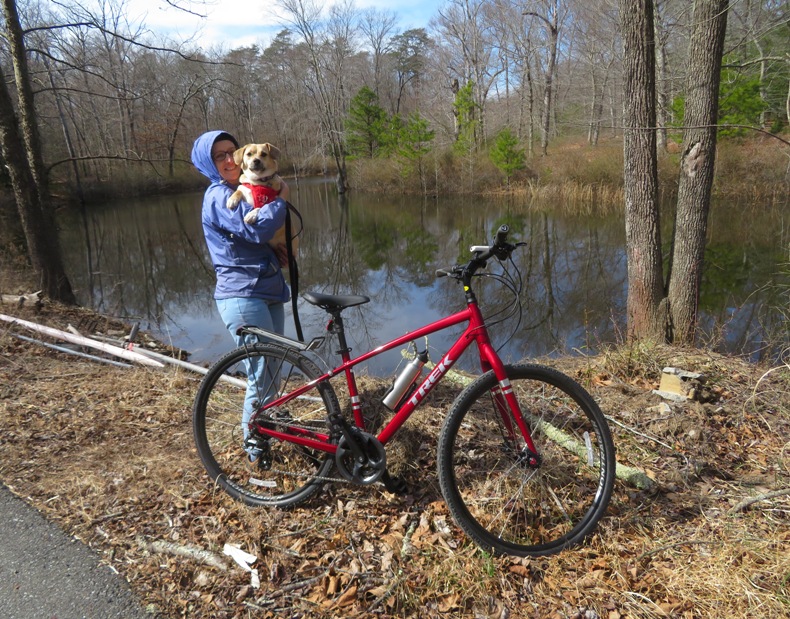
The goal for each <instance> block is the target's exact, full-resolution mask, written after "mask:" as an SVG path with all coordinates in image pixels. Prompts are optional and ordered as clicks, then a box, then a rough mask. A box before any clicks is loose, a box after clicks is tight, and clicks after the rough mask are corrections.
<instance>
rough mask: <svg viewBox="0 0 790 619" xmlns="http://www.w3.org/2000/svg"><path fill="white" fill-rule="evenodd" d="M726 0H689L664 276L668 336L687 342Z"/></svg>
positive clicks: (700, 254)
mask: <svg viewBox="0 0 790 619" xmlns="http://www.w3.org/2000/svg"><path fill="white" fill-rule="evenodd" d="M728 7H729V2H728V0H697V1H696V2H695V3H694V15H693V25H692V33H691V42H690V45H689V55H688V69H687V71H686V107H685V115H684V125H685V129H684V132H683V134H684V135H683V156H682V159H681V166H680V170H681V174H680V183H679V186H678V203H677V214H676V216H675V231H674V237H673V243H672V245H673V248H672V265H671V269H670V276H669V293H668V297H669V313H670V325H671V328H672V333H671V339H672V341H675V342H683V343H691V342H692V341H693V339H694V335H695V330H696V324H697V305H698V303H699V295H700V286H701V284H702V264H703V258H704V254H705V239H706V232H707V223H708V212H709V210H710V196H711V187H712V186H713V169H714V164H715V161H716V133H717V127H716V124H717V123H718V110H719V79H720V76H721V62H722V54H723V52H724V34H725V31H726V28H727V12H728Z"/></svg>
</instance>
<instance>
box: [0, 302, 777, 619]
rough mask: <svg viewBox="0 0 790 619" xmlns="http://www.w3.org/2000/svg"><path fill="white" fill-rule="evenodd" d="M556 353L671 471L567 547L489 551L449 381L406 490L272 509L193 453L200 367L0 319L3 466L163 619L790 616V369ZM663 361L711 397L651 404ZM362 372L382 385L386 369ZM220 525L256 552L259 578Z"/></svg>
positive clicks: (664, 355)
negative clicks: (474, 537)
mask: <svg viewBox="0 0 790 619" xmlns="http://www.w3.org/2000/svg"><path fill="white" fill-rule="evenodd" d="M32 318H34V319H35V320H37V321H39V322H45V323H50V324H54V325H55V326H59V327H61V328H62V327H64V326H65V323H66V322H71V323H72V324H76V318H78V317H75V315H74V314H70V315H68V316H65V317H64V316H62V312H61V311H59V310H57V308H51V307H45V308H44V311H43V312H42V314H40V315H38V316H33V317H32ZM83 324H84V322H83ZM95 324H101V321H100V320H96V321H95ZM651 360H652V361H651ZM557 364H558V365H559V367H560V369H562V370H564V371H566V372H568V373H571V374H572V375H575V376H577V377H579V378H580V379H581V380H583V381H584V382H585V384H586V385H587V386H588V388H589V389H590V390H591V391H592V392H593V393H594V395H595V396H596V397H597V399H598V400H599V401H600V402H601V404H602V408H603V409H604V411H605V412H606V414H608V415H610V416H611V418H612V429H613V431H614V433H615V442H616V445H617V447H618V458H619V460H620V461H621V462H624V463H627V464H630V465H632V466H637V467H640V468H642V469H644V470H645V471H647V472H648V474H649V475H650V476H652V477H653V478H655V480H656V481H657V482H658V490H657V491H656V492H654V493H644V492H641V491H637V490H635V489H634V488H630V487H628V486H626V485H625V484H623V483H622V482H618V484H617V485H616V492H615V496H614V499H613V501H612V504H611V507H610V511H609V515H608V516H607V517H606V518H605V519H604V521H603V522H602V525H601V527H600V529H599V531H598V533H597V534H596V535H595V536H594V537H593V538H592V539H591V540H590V542H589V543H588V544H587V545H585V546H582V547H579V548H576V549H573V550H569V551H566V552H563V553H562V554H560V555H558V556H554V557H549V558H543V559H531V560H521V559H512V558H492V557H490V556H488V555H486V554H485V553H482V552H481V551H480V550H479V549H478V548H477V547H475V546H474V545H472V544H471V543H470V542H469V540H468V539H466V538H465V537H464V536H463V534H462V533H461V532H460V531H459V530H458V529H457V528H455V526H454V525H453V524H452V520H451V518H450V516H449V514H448V512H447V509H446V507H445V505H444V502H443V501H442V499H441V496H440V494H439V492H438V487H437V486H438V484H437V481H436V478H435V461H434V449H435V442H436V434H437V431H438V427H437V426H438V424H439V423H440V421H441V418H442V415H443V412H444V411H445V410H446V407H447V404H448V402H449V401H450V400H451V398H453V397H454V394H455V392H454V390H453V389H451V388H450V387H443V386H440V389H441V391H437V392H436V397H435V398H433V400H431V401H430V402H429V403H428V405H429V406H428V408H427V409H426V410H424V411H422V412H420V413H418V414H417V417H416V418H415V420H414V421H415V422H416V423H412V422H411V421H410V422H409V424H407V427H409V428H410V434H409V435H408V437H407V440H405V441H403V443H404V444H403V445H401V451H400V453H401V456H400V463H401V464H400V466H401V471H402V472H403V473H404V475H405V476H406V478H407V479H408V481H409V482H410V484H411V487H412V489H413V491H412V492H411V494H409V495H408V496H405V497H399V496H392V495H389V494H387V493H385V492H382V491H381V490H380V489H378V488H367V489H366V488H355V487H351V486H347V485H337V486H333V487H330V488H327V489H326V490H325V491H324V492H323V493H322V494H321V495H320V496H319V497H318V498H317V499H315V500H313V501H312V502H311V503H310V504H309V505H308V506H306V507H304V508H299V509H294V510H289V511H281V510H270V511H265V510H263V511H256V510H251V509H249V508H246V507H244V506H243V505H241V504H239V503H236V502H234V501H232V500H230V499H229V498H228V497H227V496H225V495H224V494H222V493H219V492H215V491H214V490H213V489H212V487H211V486H210V484H209V482H208V480H207V478H206V476H205V473H204V471H203V469H202V467H201V465H200V463H199V461H198V459H197V456H196V453H195V450H194V448H193V444H192V437H191V420H190V409H191V404H192V398H193V396H194V394H195V391H196V388H197V378H196V377H194V376H193V375H190V374H186V373H183V372H182V371H174V370H167V371H153V370H145V369H130V370H124V369H118V368H114V367H110V366H104V365H99V364H96V363H92V362H87V361H86V362H82V361H75V360H74V358H71V357H67V356H66V355H64V354H62V353H56V352H53V351H49V350H46V349H44V348H41V347H37V346H34V345H29V344H25V343H22V342H20V341H18V340H16V339H14V338H11V337H9V336H8V335H7V334H5V332H4V331H0V479H1V480H2V481H3V482H4V483H6V484H7V485H8V486H10V487H11V488H12V489H13V490H14V492H16V493H17V494H18V495H20V496H22V497H23V498H24V499H25V500H26V501H27V502H29V503H31V504H32V505H34V506H35V507H37V508H38V509H40V510H41V511H42V512H43V513H44V514H45V515H46V516H47V517H48V518H49V519H51V520H53V521H55V522H57V523H58V524H59V525H60V526H61V527H62V528H63V529H64V530H66V531H67V532H69V533H70V534H72V535H75V536H77V537H78V538H80V539H81V540H82V541H84V542H85V543H87V544H89V545H90V546H91V547H93V548H94V549H95V550H96V552H98V553H99V554H100V555H101V556H102V558H103V560H104V561H105V562H106V563H108V564H110V565H112V566H113V567H114V568H115V569H117V570H118V571H119V572H121V573H122V574H123V575H124V576H125V577H126V578H127V579H128V580H129V581H130V583H131V585H132V588H133V589H134V590H135V591H136V592H137V593H138V594H139V595H140V596H141V598H142V599H143V600H144V602H145V603H146V604H148V605H149V606H150V608H151V610H152V611H156V612H158V613H159V614H160V615H161V616H162V617H167V618H173V619H174V618H176V617H190V618H192V617H211V618H224V617H239V618H241V617H252V616H255V617H338V616H348V617H375V616H380V617H441V616H452V617H475V618H476V617H499V618H504V617H535V618H544V617H546V618H572V617H573V618H583V617H606V618H608V619H617V618H620V619H624V618H626V617H629V618H654V617H655V618H659V617H678V618H684V619H685V618H696V617H700V618H703V617H704V618H708V617H716V616H726V617H729V618H733V619H740V618H744V619H745V618H747V617H783V616H788V614H790V552H788V550H789V549H790V496H788V494H777V492H778V491H779V492H781V491H782V490H785V491H786V490H787V489H788V488H790V438H788V437H790V369H788V368H787V367H782V368H776V369H774V370H773V371H768V370H767V369H766V368H758V367H755V366H752V365H749V364H747V363H744V362H742V361H740V360H738V359H728V358H724V357H719V356H715V355H708V354H704V353H701V352H700V351H678V350H672V349H660V348H655V349H651V350H646V351H631V352H630V353H629V352H617V353H615V352H613V353H611V354H610V355H608V356H602V357H596V358H587V359H564V360H559V361H557V362H556V363H555V365H557ZM662 364H674V365H679V366H681V367H684V369H688V370H693V371H701V372H704V373H705V374H706V375H707V376H709V381H708V385H707V389H706V391H705V398H704V399H706V400H707V401H706V402H704V403H703V402H686V403H683V404H673V405H672V407H671V409H670V410H669V411H662V412H658V411H657V410H655V409H654V407H656V406H657V405H658V404H660V403H661V401H660V399H659V398H658V397H657V396H655V395H653V394H652V393H651V391H650V390H651V389H652V388H655V387H656V386H657V379H658V374H657V371H660V370H659V369H657V368H659V366H660V365H662ZM364 388H365V390H366V391H368V392H370V393H371V394H372V395H370V398H371V400H373V399H375V397H376V395H375V394H376V392H377V390H381V388H382V387H381V385H380V384H378V383H377V382H376V381H374V380H372V379H366V380H365V381H364ZM772 492H773V493H774V494H773V495H771V494H770V493H772ZM749 497H751V498H753V499H756V501H755V502H753V503H751V504H750V505H748V506H745V507H744V508H740V507H739V505H741V504H742V502H743V500H744V499H746V498H749ZM156 542H167V543H169V544H170V546H169V547H167V546H162V545H160V546H157V545H155V543H156ZM225 543H231V544H236V545H239V546H241V547H242V548H243V549H245V550H247V551H249V552H251V553H253V554H255V555H256V556H257V557H258V562H257V564H256V567H257V569H258V572H259V574H260V577H261V583H262V584H261V588H260V589H252V588H251V587H250V586H249V584H250V577H249V574H247V573H245V572H243V571H242V570H241V569H240V568H238V567H236V566H235V564H232V563H230V562H229V561H228V560H227V558H226V557H223V556H222V554H221V553H222V548H223V546H224V544H225ZM168 548H170V549H173V548H176V549H181V550H184V551H185V552H187V554H188V556H186V557H184V556H175V555H173V554H170V552H168ZM190 549H192V550H190ZM195 549H202V550H207V551H209V552H210V553H211V554H212V555H214V556H215V557H216V558H219V559H220V561H221V563H222V564H224V565H225V569H221V568H218V567H212V566H210V565H208V564H206V563H205V562H203V561H202V560H201V559H200V556H199V555H198V554H197V553H196V552H195Z"/></svg>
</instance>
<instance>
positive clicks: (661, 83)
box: [653, 15, 669, 151]
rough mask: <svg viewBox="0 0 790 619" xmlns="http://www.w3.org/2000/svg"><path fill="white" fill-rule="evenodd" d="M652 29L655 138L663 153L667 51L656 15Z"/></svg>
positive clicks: (665, 117)
mask: <svg viewBox="0 0 790 619" xmlns="http://www.w3.org/2000/svg"><path fill="white" fill-rule="evenodd" d="M653 28H654V31H655V37H656V38H655V41H656V81H657V84H656V103H657V106H658V107H657V109H656V123H657V125H658V133H657V135H656V138H657V140H658V148H659V149H660V150H661V151H665V150H666V149H667V124H669V123H668V114H669V97H668V96H667V91H666V83H667V50H666V36H665V34H664V28H663V25H662V24H661V23H660V18H659V16H658V15H656V22H655V24H654V27H653Z"/></svg>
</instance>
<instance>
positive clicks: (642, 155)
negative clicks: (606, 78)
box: [619, 0, 664, 340]
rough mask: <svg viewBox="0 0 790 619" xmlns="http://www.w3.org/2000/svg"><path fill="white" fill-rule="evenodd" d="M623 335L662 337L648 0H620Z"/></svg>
mask: <svg viewBox="0 0 790 619" xmlns="http://www.w3.org/2000/svg"><path fill="white" fill-rule="evenodd" d="M619 4H620V19H621V27H622V33H623V88H624V93H623V101H624V104H623V134H624V135H623V138H624V140H623V144H624V145H623V154H624V159H625V163H624V181H625V187H624V193H625V233H626V257H627V262H628V301H627V320H628V335H629V337H630V338H636V339H656V340H658V339H662V338H663V337H664V320H663V319H662V316H661V307H662V304H661V300H662V297H663V282H662V267H661V232H660V227H659V209H658V166H657V160H656V132H655V122H656V107H655V49H654V43H653V2H652V0H620V3H619Z"/></svg>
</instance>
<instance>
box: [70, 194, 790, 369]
mask: <svg viewBox="0 0 790 619" xmlns="http://www.w3.org/2000/svg"><path fill="white" fill-rule="evenodd" d="M292 195H293V202H294V204H296V205H297V206H298V207H299V209H300V211H301V212H302V215H303V218H304V224H305V230H304V235H303V237H302V241H301V250H300V251H301V254H300V261H299V265H300V286H301V289H302V290H303V291H304V290H307V289H313V290H320V291H322V292H328V293H353V294H366V295H368V296H370V297H371V298H372V299H373V301H372V302H371V303H370V304H367V305H364V306H361V307H359V308H354V309H352V310H349V311H348V313H347V319H346V323H347V328H348V331H349V334H351V336H352V337H351V345H352V346H353V347H354V349H355V351H356V352H357V353H360V352H363V351H364V350H367V349H369V348H370V347H373V346H375V345H378V344H380V343H382V342H384V341H386V340H388V339H391V338H393V337H395V336H398V335H401V334H403V333H405V332H406V331H409V330H412V329H415V328H417V327H419V326H422V325H423V324H425V323H427V322H429V321H431V320H435V319H438V318H440V317H442V316H444V315H447V314H449V313H451V312H454V311H457V310H458V309H460V308H461V307H463V303H464V297H463V294H462V291H461V290H460V285H459V284H458V283H457V282H455V281H453V280H450V279H448V278H442V279H437V278H436V277H435V270H436V269H437V268H443V267H448V266H451V265H452V264H455V263H456V262H459V261H465V260H466V259H467V258H468V256H469V253H468V247H469V246H470V245H472V244H480V243H481V242H483V241H485V240H486V239H490V238H491V235H492V232H493V231H494V230H495V229H496V228H497V227H498V226H499V225H500V224H501V223H508V224H509V225H510V227H511V230H512V231H513V232H512V236H513V237H514V238H518V239H520V240H523V241H525V242H526V246H525V247H523V248H521V250H520V251H519V252H517V253H516V254H514V263H513V265H511V269H512V270H516V269H517V270H518V271H519V272H520V273H521V276H522V278H523V284H524V285H523V288H522V290H521V293H520V302H521V305H522V309H523V316H522V319H521V322H520V323H519V322H518V321H517V320H516V319H515V318H511V319H508V320H503V321H502V322H500V323H499V324H496V325H495V326H494V327H493V329H492V335H493V340H494V343H495V345H496V346H501V351H500V352H501V354H502V355H503V356H504V357H505V358H508V359H513V360H517V359H520V358H523V357H525V356H538V355H545V354H551V353H554V352H566V351H569V350H573V349H583V350H592V351H594V350H595V349H596V348H597V347H598V346H599V345H600V344H601V343H602V342H611V341H613V340H614V339H615V338H616V337H617V334H618V333H619V330H620V327H621V321H622V317H623V316H624V313H625V311H624V308H625V295H626V265H625V253H624V248H623V243H624V231H623V223H622V219H621V218H620V217H618V216H613V217H607V218H593V217H584V216H578V215H563V214H560V213H559V211H557V212H553V213H552V214H548V213H546V212H535V211H533V210H531V209H528V208H527V207H526V206H524V205H515V206H513V205H509V204H508V203H507V202H505V201H502V200H485V199H482V198H475V199H474V200H465V201H464V200H458V199H441V200H438V201H423V200H421V199H414V198H403V197H401V196H396V197H392V196H378V195H373V196H371V195H364V194H361V193H358V192H354V193H352V195H350V196H349V197H348V199H347V200H344V199H340V200H339V199H338V198H337V196H335V195H332V193H331V192H330V186H329V185H328V184H326V183H324V182H323V181H321V180H318V179H314V180H308V181H302V182H300V183H299V184H295V183H292ZM200 201H201V194H200V193H193V194H185V195H179V196H167V197H155V198H146V199H144V200H136V199H130V200H122V201H118V202H114V203H111V204H107V205H104V206H103V207H101V208H95V209H93V210H92V211H91V212H90V214H89V216H88V220H87V222H85V223H83V222H81V221H80V220H79V218H78V217H77V216H76V215H72V217H71V218H70V219H69V218H66V220H65V221H64V222H62V223H63V230H62V242H63V247H64V250H65V253H66V260H67V265H68V269H69V274H70V275H71V277H72V279H73V284H74V286H75V288H76V289H77V293H78V295H79V297H80V301H81V302H82V303H84V304H86V305H90V306H93V307H95V308H96V309H98V310H99V311H101V312H103V313H106V314H108V315H112V316H116V317H122V318H125V319H127V320H140V321H141V326H142V327H143V328H146V329H151V330H152V331H154V332H156V333H158V334H160V335H161V336H162V337H163V338H164V339H165V340H167V341H170V342H172V343H173V344H174V345H176V346H179V347H182V348H184V349H186V350H188V351H190V352H191V353H192V357H191V360H192V361H194V362H197V363H202V362H211V361H213V360H215V359H216V358H217V357H218V356H220V355H221V354H222V353H224V352H225V351H227V350H229V349H230V347H231V345H232V343H231V339H230V336H229V334H228V333H227V332H226V331H225V329H224V327H223V326H222V323H221V321H220V319H219V316H218V314H217V311H216V308H215V305H214V301H213V299H212V293H213V288H214V274H213V270H212V268H211V264H210V261H209V257H208V252H207V250H206V247H205V243H204V241H203V235H202V230H201V227H200ZM772 216H773V215H770V214H765V217H763V218H760V217H755V216H754V214H752V216H750V217H749V225H750V226H752V229H754V228H756V227H757V226H759V225H762V226H764V228H765V232H764V234H763V235H762V236H759V235H754V236H750V237H749V240H748V241H744V240H743V239H740V238H736V237H735V236H733V235H732V234H731V231H732V227H730V226H727V225H725V226H718V227H717V226H716V225H715V223H714V222H712V223H711V230H712V240H711V250H710V252H709V253H710V255H711V256H712V258H711V262H710V265H709V268H708V272H706V284H705V288H704V290H705V292H704V296H703V299H702V305H703V309H704V310H705V315H704V317H703V323H704V324H705V325H707V326H708V327H709V328H711V329H713V325H717V324H721V323H722V322H725V321H726V322H727V323H728V325H729V327H728V331H727V332H726V336H725V338H724V339H725V341H726V342H728V343H729V344H730V345H731V346H732V345H733V343H734V344H736V345H737V346H739V347H741V348H740V349H739V351H740V350H752V349H756V348H757V347H758V346H759V341H760V338H762V330H761V328H760V327H761V323H760V320H764V319H766V316H771V314H770V312H768V313H766V311H765V308H766V304H765V303H764V301H765V298H766V294H767V293H766V294H763V293H760V292H759V288H760V287H761V286H764V284H765V283H766V282H768V281H770V278H771V276H772V275H773V274H775V272H776V270H777V267H776V265H777V264H779V263H780V262H781V251H782V247H785V245H786V239H785V238H784V236H783V235H782V234H779V233H777V232H776V231H777V227H776V224H775V222H774V221H771V217H772ZM713 219H714V220H715V219H716V214H715V212H714V216H713ZM763 220H766V221H763ZM760 222H763V223H760ZM86 234H87V235H88V237H89V239H90V244H88V243H87V242H86ZM666 238H669V235H668V233H667V234H666ZM783 243H784V244H783ZM88 245H90V248H91V251H90V253H88V252H87V250H86V247H88ZM736 256H739V257H740V258H739V259H738V260H735V259H734V257H736ZM88 260H90V261H92V265H90V267H89V266H88ZM477 291H478V298H479V299H480V301H481V304H482V306H483V309H484V313H485V314H486V315H487V316H491V317H492V318H493V319H494V320H496V319H497V317H498V318H502V317H503V316H504V315H506V313H507V311H508V308H509V307H511V306H512V304H513V301H514V299H513V295H512V294H511V293H510V292H509V291H508V290H507V289H506V288H504V287H503V286H502V285H501V284H500V283H498V282H496V281H494V280H493V279H491V278H480V280H479V282H478V285H477ZM747 300H748V301H747ZM742 307H746V310H745V311H744V310H742V309H741V308H742ZM287 311H288V312H290V307H288V310H287ZM299 311H300V316H301V321H302V325H303V329H304V332H305V335H306V336H307V337H308V338H309V337H312V336H313V335H318V334H319V333H322V332H323V329H324V325H325V323H326V315H325V314H324V313H323V312H322V311H321V310H316V309H315V308H313V307H312V306H310V305H308V304H306V303H304V302H303V301H302V302H300V304H299ZM286 331H287V333H288V334H289V335H292V336H293V335H294V333H295V332H294V328H293V322H292V320H291V319H290V316H289V317H288V318H287V319H286ZM457 333H458V332H457V331H456V332H455V333H447V334H446V335H445V337H443V338H439V337H436V336H434V337H433V338H432V340H431V341H430V342H429V346H430V349H431V352H432V357H433V358H434V359H436V358H438V357H439V356H440V354H441V353H443V352H445V351H446V349H447V348H448V347H449V345H450V343H451V342H452V339H453V336H454V335H455V336H457ZM750 347H751V348H750ZM334 349H335V348H334V347H333V348H332V350H334ZM463 361H464V360H462V363H463ZM398 362H400V355H399V354H398V353H397V352H391V353H389V354H388V355H387V356H386V357H384V358H383V359H380V360H377V361H376V362H371V364H370V365H369V367H368V371H369V372H371V373H374V374H388V373H390V372H391V371H392V370H393V368H394V366H395V365H397V363H398ZM466 363H467V365H466V367H470V366H471V367H473V365H472V364H471V360H466Z"/></svg>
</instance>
